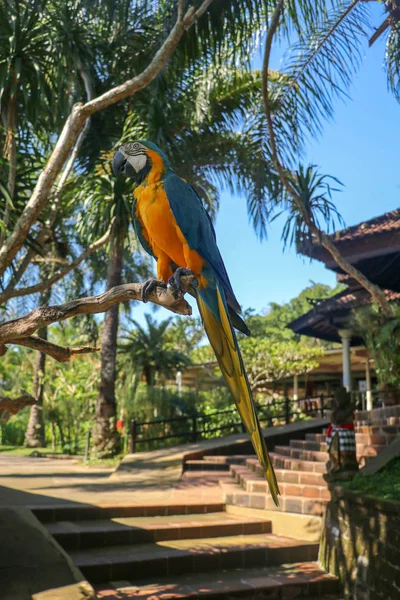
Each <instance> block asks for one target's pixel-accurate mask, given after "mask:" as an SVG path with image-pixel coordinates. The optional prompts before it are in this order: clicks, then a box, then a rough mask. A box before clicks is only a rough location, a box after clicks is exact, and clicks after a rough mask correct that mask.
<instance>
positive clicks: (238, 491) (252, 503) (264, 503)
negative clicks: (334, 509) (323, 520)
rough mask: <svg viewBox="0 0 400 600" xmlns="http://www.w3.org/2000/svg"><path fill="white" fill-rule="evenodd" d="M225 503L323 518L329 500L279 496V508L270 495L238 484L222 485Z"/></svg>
mask: <svg viewBox="0 0 400 600" xmlns="http://www.w3.org/2000/svg"><path fill="white" fill-rule="evenodd" d="M221 488H222V490H223V493H224V498H225V503H226V504H227V505H231V506H240V507H243V508H257V509H259V510H271V511H279V512H290V513H297V514H302V515H314V516H322V515H323V514H324V513H325V508H326V504H327V502H328V500H322V499H321V500H317V499H313V498H304V497H302V496H289V495H288V496H279V506H276V505H275V503H274V501H273V500H272V498H271V496H270V494H269V493H262V494H260V493H256V492H247V491H244V490H243V489H242V488H241V487H240V485H239V484H238V483H235V482H232V483H231V484H229V483H221Z"/></svg>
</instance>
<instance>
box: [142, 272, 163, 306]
mask: <svg viewBox="0 0 400 600" xmlns="http://www.w3.org/2000/svg"><path fill="white" fill-rule="evenodd" d="M157 287H162V288H166V287H167V284H166V283H164V282H163V281H160V280H159V279H155V278H154V277H151V278H150V279H146V281H145V282H144V283H143V286H142V302H145V303H146V302H147V298H148V296H149V294H151V292H153V291H154V290H155V289H156V288H157Z"/></svg>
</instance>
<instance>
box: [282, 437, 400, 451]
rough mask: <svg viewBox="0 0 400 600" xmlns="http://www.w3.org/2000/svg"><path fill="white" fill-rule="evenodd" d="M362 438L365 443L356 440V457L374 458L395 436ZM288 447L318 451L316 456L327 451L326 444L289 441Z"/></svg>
mask: <svg viewBox="0 0 400 600" xmlns="http://www.w3.org/2000/svg"><path fill="white" fill-rule="evenodd" d="M364 437H365V438H366V440H365V443H361V442H360V441H358V440H356V445H357V456H376V454H377V453H379V452H380V451H381V450H382V449H383V448H385V447H386V446H387V445H388V444H390V443H391V442H392V441H393V439H394V438H395V437H396V436H388V435H373V436H364ZM368 438H369V439H368ZM290 447H291V448H295V449H299V450H304V451H318V454H320V453H321V452H323V451H325V452H326V451H327V446H326V443H323V442H308V441H304V440H291V442H290Z"/></svg>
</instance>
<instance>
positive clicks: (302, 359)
mask: <svg viewBox="0 0 400 600" xmlns="http://www.w3.org/2000/svg"><path fill="white" fill-rule="evenodd" d="M240 349H241V351H242V354H243V360H244V363H245V365H246V371H247V376H248V379H249V383H250V387H251V389H252V392H253V394H256V393H257V392H260V393H263V392H264V394H265V390H266V387H267V385H268V384H270V383H272V382H274V381H279V380H280V379H284V378H285V377H290V376H293V375H303V374H305V373H309V372H310V371H312V370H313V369H315V368H316V367H317V366H318V358H319V357H321V356H322V355H323V349H322V348H321V347H319V346H317V345H316V344H314V345H313V346H310V344H306V343H304V342H295V341H285V342H271V341H270V340H268V339H265V338H247V339H242V340H241V341H240Z"/></svg>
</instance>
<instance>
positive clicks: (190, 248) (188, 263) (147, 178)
mask: <svg viewBox="0 0 400 600" xmlns="http://www.w3.org/2000/svg"><path fill="white" fill-rule="evenodd" d="M113 170H114V173H115V175H116V176H118V177H129V178H132V179H134V180H135V182H136V188H135V191H134V205H133V220H134V225H135V230H136V233H137V235H138V238H139V240H140V242H141V244H142V246H143V247H144V249H145V250H146V251H147V252H148V253H149V254H150V255H151V256H153V257H154V258H155V259H156V260H157V277H158V280H148V281H147V282H146V283H145V285H144V286H143V295H144V296H143V299H145V296H146V293H147V294H148V293H149V290H150V288H151V287H153V286H154V285H159V284H160V282H163V284H164V285H165V284H167V283H168V282H173V283H174V284H175V286H176V287H178V288H179V279H180V277H181V276H182V275H183V274H186V273H188V270H189V271H191V272H193V273H194V274H195V275H196V277H197V280H198V286H197V288H195V289H194V290H193V295H194V296H195V298H196V300H197V304H198V307H199V311H200V314H201V317H202V320H203V323H204V328H205V330H206V333H207V336H208V339H209V341H210V344H211V346H212V348H213V349H214V352H215V354H216V357H217V359H218V363H219V366H220V368H221V371H222V373H223V375H224V377H225V379H226V382H227V384H228V386H229V389H230V390H231V392H232V395H233V397H234V399H235V403H236V406H237V408H238V411H239V413H240V416H241V418H242V420H243V423H244V425H245V427H246V429H247V431H248V433H249V435H250V437H251V440H252V443H253V446H254V449H255V451H256V453H257V456H258V459H259V461H260V463H261V465H262V466H263V468H264V469H265V474H266V478H267V480H268V484H269V488H270V491H271V495H272V497H273V499H274V501H275V503H276V504H278V494H279V493H280V492H279V488H278V483H277V481H276V477H275V473H274V469H273V466H272V463H271V459H270V457H269V455H268V450H267V447H266V444H265V440H264V438H263V435H262V433H261V428H260V424H259V421H258V418H257V414H256V410H255V406H254V401H253V397H252V394H251V391H250V386H249V382H248V379H247V375H246V371H245V368H244V365H243V359H242V356H241V354H240V350H239V346H238V343H237V339H236V335H235V332H234V329H233V327H235V328H236V329H238V330H239V331H242V332H243V333H245V334H247V335H249V333H250V332H249V330H248V328H247V326H246V324H245V323H244V321H243V320H242V319H241V317H240V316H239V314H238V313H239V312H240V306H239V303H238V301H237V300H236V298H235V294H234V293H233V290H232V286H231V284H230V281H229V278H228V274H227V272H226V269H225V265H224V262H223V260H222V257H221V254H220V252H219V250H218V246H217V241H216V236H215V231H214V227H213V225H212V222H211V219H210V217H209V215H208V213H207V212H206V210H205V208H204V206H203V203H202V201H201V199H200V198H199V196H198V195H197V193H196V191H195V190H194V188H193V187H192V186H190V185H189V184H188V183H186V182H185V181H183V179H181V178H180V177H178V176H177V175H176V173H175V172H174V170H173V169H172V167H171V165H170V163H169V161H168V159H167V157H166V156H165V154H164V153H163V152H162V151H161V150H160V149H159V148H158V147H157V146H156V145H155V144H153V143H151V142H148V141H144V140H139V141H135V142H131V143H127V144H124V145H123V146H121V147H120V148H119V150H118V152H116V154H115V156H114V159H113ZM170 280H171V281H170Z"/></svg>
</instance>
